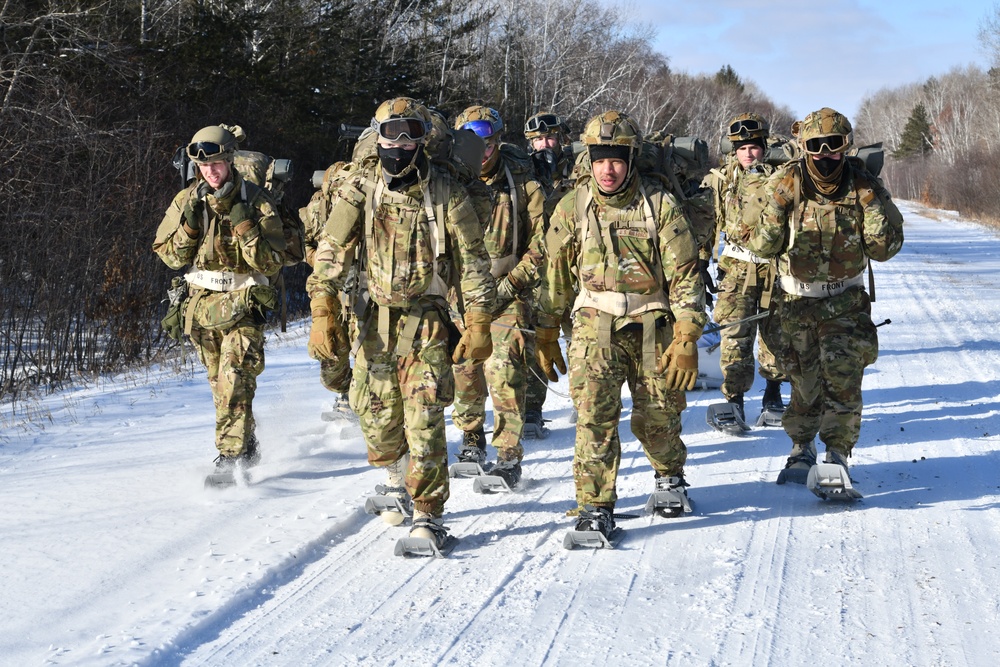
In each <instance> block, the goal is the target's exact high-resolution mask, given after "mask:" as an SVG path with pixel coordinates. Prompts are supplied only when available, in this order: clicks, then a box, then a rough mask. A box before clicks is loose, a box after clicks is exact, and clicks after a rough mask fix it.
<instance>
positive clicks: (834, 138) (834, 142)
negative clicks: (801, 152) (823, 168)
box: [805, 134, 847, 155]
mask: <svg viewBox="0 0 1000 667" xmlns="http://www.w3.org/2000/svg"><path fill="white" fill-rule="evenodd" d="M846 145H847V137H845V136H844V135H842V134H831V135H830V136H827V137H814V138H813V139H806V140H805V149H806V153H812V154H813V155H817V154H820V153H838V152H840V151H842V150H843V149H844V146H846Z"/></svg>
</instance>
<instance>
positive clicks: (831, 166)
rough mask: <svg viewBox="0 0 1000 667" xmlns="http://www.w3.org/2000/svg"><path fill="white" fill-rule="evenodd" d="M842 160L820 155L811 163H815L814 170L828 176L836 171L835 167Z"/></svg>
mask: <svg viewBox="0 0 1000 667" xmlns="http://www.w3.org/2000/svg"><path fill="white" fill-rule="evenodd" d="M841 160H843V158H841V159H840V160H835V159H833V158H829V157H821V158H820V159H818V160H813V164H814V165H816V171H818V172H819V173H821V174H823V176H826V177H828V178H829V177H830V176H832V175H833V174H834V172H836V171H837V167H839V166H840V162H841Z"/></svg>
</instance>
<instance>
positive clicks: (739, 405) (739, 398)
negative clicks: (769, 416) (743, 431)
mask: <svg viewBox="0 0 1000 667" xmlns="http://www.w3.org/2000/svg"><path fill="white" fill-rule="evenodd" d="M729 402H730V403H732V404H733V405H735V406H736V411H737V412H738V413H739V415H740V421H743V422H746V420H747V416H746V413H745V412H743V394H736V395H735V396H733V397H732V398H730V399H729Z"/></svg>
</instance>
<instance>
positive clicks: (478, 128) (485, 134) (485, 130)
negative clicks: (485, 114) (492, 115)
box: [462, 120, 500, 139]
mask: <svg viewBox="0 0 1000 667" xmlns="http://www.w3.org/2000/svg"><path fill="white" fill-rule="evenodd" d="M462 129H463V130H472V131H473V132H475V133H476V134H478V135H479V136H480V137H482V138H483V139H489V138H490V137H492V136H493V135H494V134H496V133H497V130H499V129H500V128H498V127H496V126H495V125H494V124H493V121H489V120H470V121H469V122H468V123H466V124H465V125H463V126H462Z"/></svg>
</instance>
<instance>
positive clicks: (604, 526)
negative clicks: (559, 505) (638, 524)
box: [563, 505, 622, 549]
mask: <svg viewBox="0 0 1000 667" xmlns="http://www.w3.org/2000/svg"><path fill="white" fill-rule="evenodd" d="M621 537H622V529H621V528H618V527H617V526H615V518H614V512H613V511H612V510H611V509H610V508H607V507H592V506H590V505H587V506H586V507H584V508H583V509H582V510H580V514H579V516H578V518H577V520H576V527H575V528H574V529H573V530H571V531H569V532H567V533H566V535H565V537H563V547H565V548H567V549H576V548H577V547H584V548H588V549H614V548H615V547H616V546H617V545H618V542H620V541H621Z"/></svg>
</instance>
